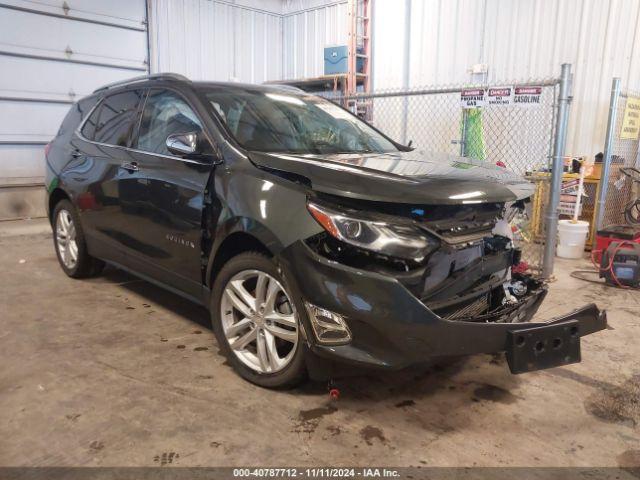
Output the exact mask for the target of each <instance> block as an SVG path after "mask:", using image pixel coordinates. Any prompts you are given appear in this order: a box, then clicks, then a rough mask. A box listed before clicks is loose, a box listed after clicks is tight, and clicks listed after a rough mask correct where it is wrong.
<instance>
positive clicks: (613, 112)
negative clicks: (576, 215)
mask: <svg viewBox="0 0 640 480" xmlns="http://www.w3.org/2000/svg"><path fill="white" fill-rule="evenodd" d="M619 98H620V78H618V77H616V78H614V79H613V81H612V82H611V99H610V100H609V119H608V120H607V136H606V137H605V139H604V152H603V158H602V173H601V175H600V192H599V194H598V201H597V202H596V219H595V220H596V228H595V231H596V232H597V231H598V230H600V229H601V228H602V221H603V220H604V207H605V202H606V200H607V189H608V188H609V170H610V169H611V151H612V149H613V136H614V130H615V128H616V117H617V115H618V99H619ZM595 247H596V236H595V235H594V236H593V248H595Z"/></svg>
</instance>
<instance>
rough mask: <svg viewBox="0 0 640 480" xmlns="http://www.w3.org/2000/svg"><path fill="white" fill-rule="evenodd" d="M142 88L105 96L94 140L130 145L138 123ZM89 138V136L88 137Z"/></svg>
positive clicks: (122, 145)
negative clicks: (134, 128)
mask: <svg viewBox="0 0 640 480" xmlns="http://www.w3.org/2000/svg"><path fill="white" fill-rule="evenodd" d="M142 96H143V91H142V90H133V91H130V92H122V93H116V94H115V95H111V96H109V97H107V98H105V99H104V100H103V102H102V106H101V107H100V115H99V117H98V123H97V125H96V131H95V135H94V140H95V141H96V142H100V143H107V144H109V145H118V146H121V147H128V146H129V144H128V143H129V136H130V134H131V131H132V130H133V126H134V125H135V123H136V118H137V112H138V106H139V104H140V100H141V99H142ZM87 138H88V137H87Z"/></svg>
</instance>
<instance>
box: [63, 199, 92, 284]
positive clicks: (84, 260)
mask: <svg viewBox="0 0 640 480" xmlns="http://www.w3.org/2000/svg"><path fill="white" fill-rule="evenodd" d="M52 226H53V245H54V248H55V251H56V256H57V257H58V263H60V266H61V267H62V270H63V271H64V273H66V274H67V275H68V276H69V277H71V278H87V277H92V276H95V275H98V274H99V273H100V272H101V271H102V269H103V268H104V262H103V261H102V260H98V259H97V258H93V257H92V256H90V255H89V253H87V244H86V242H85V237H84V231H83V230H82V224H81V223H80V218H79V216H78V213H77V211H76V209H75V208H74V206H73V205H72V204H71V202H70V201H69V200H60V201H59V202H58V203H57V204H56V206H55V208H54V210H53V216H52ZM65 242H66V243H65ZM74 245H75V246H74ZM74 256H75V258H74Z"/></svg>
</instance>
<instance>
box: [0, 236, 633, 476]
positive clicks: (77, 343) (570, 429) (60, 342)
mask: <svg viewBox="0 0 640 480" xmlns="http://www.w3.org/2000/svg"><path fill="white" fill-rule="evenodd" d="M30 228H31V227H30ZM0 230H4V231H5V233H6V232H7V231H11V228H10V226H9V225H8V224H5V225H2V224H0ZM36 230H37V229H36ZM19 231H20V229H14V230H13V234H4V235H0V265H1V268H2V272H3V275H2V277H1V279H0V311H1V312H2V314H1V318H2V321H1V323H0V372H1V375H0V412H1V413H0V465H2V466H26V465H28V466H51V465H57V466H98V465H100V466H125V465H126V466H157V465H165V464H172V465H179V466H217V465H224V466H235V465H238V466H246V465H259V466H285V465H289V466H291V465H296V466H304V465H316V466H317V465H336V466H347V465H354V466H358V465H360V466H370V465H392V466H421V465H422V466H424V465H438V466H473V465H479V466H505V465H516V466H542V465H544V466H600V467H602V466H618V465H620V466H632V465H640V404H639V397H640V355H639V354H640V342H639V341H638V340H639V338H640V319H639V318H638V313H639V312H640V293H638V292H630V291H621V290H615V289H611V288H605V287H602V286H598V285H592V284H588V283H584V282H580V281H578V280H574V279H572V278H570V277H569V272H570V271H571V270H573V269H574V268H576V267H577V266H580V265H581V264H584V265H585V266H586V262H578V263H571V262H566V261H559V262H558V265H557V276H558V278H559V279H558V281H557V282H555V283H554V284H553V285H552V287H551V293H550V296H549V297H548V298H547V300H546V302H545V304H544V305H543V307H542V309H541V311H540V314H539V315H540V317H543V318H545V317H551V316H553V315H556V314H560V313H563V312H566V311H568V310H571V309H572V308H574V307H578V306H581V305H583V304H585V303H587V302H592V301H596V302H597V303H598V304H599V305H600V306H601V307H606V308H607V309H608V311H609V319H610V325H611V327H610V329H609V330H607V331H603V332H600V333H598V334H595V335H592V336H590V337H588V338H585V339H584V340H583V344H582V345H583V350H582V352H583V362H582V363H581V364H578V365H572V366H568V367H564V368H556V369H553V370H548V371H543V372H536V373H530V374H526V375H521V376H513V375H510V374H509V372H508V369H507V366H506V364H505V361H504V359H503V358H502V357H500V356H496V357H492V356H489V355H480V356H476V357H473V358H469V359H466V360H463V361H459V362H457V363H455V364H453V365H450V366H448V367H446V368H439V369H438V368H436V369H432V370H429V371H424V370H422V371H421V370H412V371H408V372H402V373H395V374H384V375H383V374H371V375H369V376H367V377H361V378H354V379H351V380H348V381H343V382H341V389H342V397H341V398H340V400H339V401H337V402H334V403H331V402H330V401H329V400H328V397H327V395H326V391H325V386H324V385H317V384H307V385H305V386H304V387H303V388H300V389H298V390H293V391H286V392H281V391H277V392H276V391H268V390H263V389H260V388H257V387H254V386H253V385H251V384H249V383H247V382H245V381H243V380H241V379H240V378H239V377H237V376H236V375H235V374H234V373H233V371H232V370H231V368H230V367H229V366H228V365H227V364H225V362H224V359H223V358H222V357H221V356H220V355H219V354H218V349H217V348H216V344H215V340H214V337H213V334H212V333H211V331H210V329H209V327H208V315H207V313H206V312H205V311H204V310H202V309H200V308H198V307H196V306H193V305H191V304H190V303H188V302H187V301H185V300H182V299H181V298H179V297H177V296H175V295H172V294H170V293H167V292H165V291H163V290H161V289H159V288H156V287H154V286H152V285H150V284H148V283H145V282H143V281H139V280H137V279H135V278H133V277H131V276H129V275H127V274H124V273H122V272H119V271H116V270H112V269H110V270H107V271H105V274H104V275H103V276H102V277H100V278H96V279H92V280H83V281H77V280H72V279H69V278H67V277H66V276H65V275H64V274H63V273H62V270H61V269H60V268H59V267H58V264H57V261H56V258H55V255H54V251H53V247H52V242H51V239H50V235H45V234H42V233H39V234H38V233H31V234H30V235H28V236H20V235H17V233H16V232H18V233H19ZM40 231H42V228H41V229H40ZM31 232H34V229H33V228H32V229H31Z"/></svg>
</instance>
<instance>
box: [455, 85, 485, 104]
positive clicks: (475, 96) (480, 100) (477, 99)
mask: <svg viewBox="0 0 640 480" xmlns="http://www.w3.org/2000/svg"><path fill="white" fill-rule="evenodd" d="M484 105H485V90H484V88H469V89H466V90H462V92H461V93H460V106H461V107H462V108H478V107H484Z"/></svg>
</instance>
